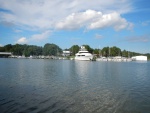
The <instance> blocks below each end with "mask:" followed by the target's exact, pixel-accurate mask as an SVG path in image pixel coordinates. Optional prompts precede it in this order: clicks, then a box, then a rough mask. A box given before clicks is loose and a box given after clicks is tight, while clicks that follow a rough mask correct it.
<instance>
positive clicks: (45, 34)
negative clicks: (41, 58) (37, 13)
mask: <svg viewBox="0 0 150 113" xmlns="http://www.w3.org/2000/svg"><path fill="white" fill-rule="evenodd" d="M50 33H51V31H50V30H47V31H45V32H43V33H41V34H35V35H32V36H31V38H30V39H29V40H30V41H41V40H44V39H46V38H48V36H49V35H50Z"/></svg>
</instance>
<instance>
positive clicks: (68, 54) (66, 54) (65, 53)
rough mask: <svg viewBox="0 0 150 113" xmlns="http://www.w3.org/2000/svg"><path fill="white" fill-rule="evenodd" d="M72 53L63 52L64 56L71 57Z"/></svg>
mask: <svg viewBox="0 0 150 113" xmlns="http://www.w3.org/2000/svg"><path fill="white" fill-rule="evenodd" d="M70 55H71V52H70V51H63V54H62V56H70Z"/></svg>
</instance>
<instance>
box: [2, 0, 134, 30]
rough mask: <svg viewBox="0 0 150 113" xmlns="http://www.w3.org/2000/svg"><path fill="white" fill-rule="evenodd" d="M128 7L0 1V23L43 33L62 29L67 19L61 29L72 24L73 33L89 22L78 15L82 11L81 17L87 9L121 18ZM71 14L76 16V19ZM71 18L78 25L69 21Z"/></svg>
mask: <svg viewBox="0 0 150 113" xmlns="http://www.w3.org/2000/svg"><path fill="white" fill-rule="evenodd" d="M131 5H132V4H131V1H130V0H119V1H118V0H107V1H102V0H97V1H94V2H93V1H92V0H88V1H87V0H0V8H1V9H3V10H1V11H0V15H1V16H0V21H4V22H8V23H13V25H17V26H20V27H22V28H27V29H33V30H41V29H42V30H43V29H53V28H54V27H55V25H56V23H59V24H57V27H58V28H61V27H63V26H64V24H63V23H61V22H62V21H61V20H62V19H64V18H66V17H67V19H68V20H69V21H68V22H66V23H65V25H66V24H70V22H75V23H76V24H74V25H73V26H71V27H70V29H74V28H79V27H78V25H79V26H83V24H85V23H86V22H88V20H90V18H92V17H90V16H89V15H87V17H83V15H82V12H81V11H85V12H83V13H84V14H85V13H86V11H88V9H92V10H93V11H96V12H95V13H97V12H99V11H101V12H103V13H104V14H106V13H107V14H110V13H112V12H117V13H119V14H122V13H127V12H129V11H131V10H132V6H131ZM80 12H81V13H80ZM73 13H74V14H78V17H79V18H78V17H77V16H76V15H75V16H76V17H75V16H74V15H73ZM71 14H72V15H71ZM104 14H103V15H104ZM68 15H70V16H68ZM85 15H86V14H85ZM91 16H93V15H91ZM74 17H75V19H77V20H78V22H76V20H71V18H74ZM93 18H95V17H93ZM95 22H96V21H95ZM80 24H81V25H80ZM93 24H96V23H93ZM124 26H126V25H122V27H121V26H116V29H121V28H124ZM89 27H90V26H89ZM91 27H93V26H91ZM120 27H121V28H120ZM68 29H69V28H68Z"/></svg>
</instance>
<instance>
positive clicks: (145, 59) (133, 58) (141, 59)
mask: <svg viewBox="0 0 150 113" xmlns="http://www.w3.org/2000/svg"><path fill="white" fill-rule="evenodd" d="M132 60H134V61H147V56H142V55H141V56H134V57H132Z"/></svg>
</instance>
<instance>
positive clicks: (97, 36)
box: [95, 34, 103, 39]
mask: <svg viewBox="0 0 150 113" xmlns="http://www.w3.org/2000/svg"><path fill="white" fill-rule="evenodd" d="M95 38H96V39H101V38H103V36H102V35H100V34H95Z"/></svg>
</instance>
